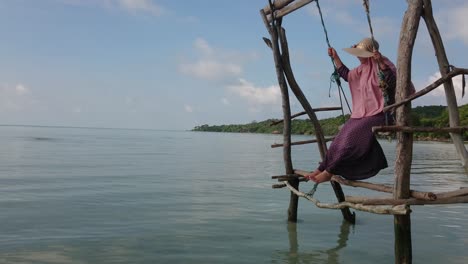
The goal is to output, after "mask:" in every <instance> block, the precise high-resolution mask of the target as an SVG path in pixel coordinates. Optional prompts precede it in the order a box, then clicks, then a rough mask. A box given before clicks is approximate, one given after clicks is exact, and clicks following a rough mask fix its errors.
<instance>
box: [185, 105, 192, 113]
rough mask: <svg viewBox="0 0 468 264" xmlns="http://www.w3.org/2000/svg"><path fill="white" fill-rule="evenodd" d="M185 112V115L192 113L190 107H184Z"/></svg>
mask: <svg viewBox="0 0 468 264" xmlns="http://www.w3.org/2000/svg"><path fill="white" fill-rule="evenodd" d="M184 109H185V112H187V113H192V112H193V108H192V107H191V106H190V105H184Z"/></svg>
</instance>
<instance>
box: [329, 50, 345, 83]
mask: <svg viewBox="0 0 468 264" xmlns="http://www.w3.org/2000/svg"><path fill="white" fill-rule="evenodd" d="M328 56H330V57H332V58H333V60H335V65H336V68H337V69H338V74H339V75H340V77H341V78H343V79H344V80H345V81H348V73H349V69H348V67H346V65H344V64H343V62H342V61H341V59H340V56H338V53H337V52H336V50H335V49H334V48H328Z"/></svg>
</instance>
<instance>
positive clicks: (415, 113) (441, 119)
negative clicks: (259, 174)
mask: <svg viewBox="0 0 468 264" xmlns="http://www.w3.org/2000/svg"><path fill="white" fill-rule="evenodd" d="M459 112H460V125H461V126H468V104H466V105H463V106H461V107H459ZM348 118H349V115H348V116H346V117H345V118H343V116H337V117H332V118H326V119H321V120H320V124H321V125H322V129H323V132H324V134H325V135H327V136H331V135H335V134H337V133H338V129H339V127H340V125H342V124H343V123H344V121H345V119H346V120H347V119H348ZM411 120H412V126H415V127H420V126H421V127H448V126H449V116H448V111H447V107H446V106H441V105H432V106H418V107H415V108H413V109H412V111H411ZM275 121H278V119H267V120H264V121H261V122H256V121H252V122H251V123H249V124H231V125H211V126H210V125H208V124H205V125H201V126H196V127H195V128H193V129H192V131H207V132H232V133H267V134H281V133H283V132H282V131H283V125H282V123H280V124H277V125H273V126H272V125H271V124H272V123H273V122H275ZM291 130H292V133H293V134H300V135H313V134H314V129H313V127H312V123H311V122H310V121H309V120H306V119H294V120H292V122H291ZM415 137H416V139H420V140H448V139H449V138H450V136H449V134H448V133H434V132H430V133H427V132H426V133H422V132H421V133H420V132H418V133H415ZM463 139H464V140H468V132H464V134H463Z"/></svg>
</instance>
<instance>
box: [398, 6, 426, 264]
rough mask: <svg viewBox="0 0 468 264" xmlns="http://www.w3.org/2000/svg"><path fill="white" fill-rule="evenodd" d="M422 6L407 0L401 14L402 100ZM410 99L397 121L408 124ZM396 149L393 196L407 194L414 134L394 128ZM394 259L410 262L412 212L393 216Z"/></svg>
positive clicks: (408, 89)
mask: <svg viewBox="0 0 468 264" xmlns="http://www.w3.org/2000/svg"><path fill="white" fill-rule="evenodd" d="M422 9H423V2H422V0H408V9H407V10H406V13H405V16H404V17H403V22H402V27H401V32H400V44H399V47H398V60H397V65H398V66H397V85H396V96H395V97H396V98H395V99H396V101H397V102H399V101H401V100H404V99H405V98H406V97H408V95H409V91H410V85H411V57H412V55H413V47H414V42H415V40H416V35H417V33H418V27H419V21H420V18H421V14H422ZM410 111H411V103H407V104H406V105H404V106H402V107H400V108H398V109H397V111H396V124H397V125H398V126H408V125H409V123H410ZM397 140H398V144H397V150H396V157H397V159H396V162H395V185H394V191H393V198H394V199H408V198H409V197H410V173H411V162H412V158H413V157H412V156H413V135H412V134H411V133H406V132H397ZM394 230H395V263H397V264H401V263H412V245H411V216H410V215H409V214H408V215H404V216H398V215H395V216H394Z"/></svg>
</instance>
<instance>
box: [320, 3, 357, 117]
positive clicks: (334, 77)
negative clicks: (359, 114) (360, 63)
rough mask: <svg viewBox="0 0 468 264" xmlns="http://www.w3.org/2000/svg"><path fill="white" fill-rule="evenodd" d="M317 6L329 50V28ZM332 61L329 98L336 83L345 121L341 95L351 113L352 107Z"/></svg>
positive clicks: (333, 60)
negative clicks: (332, 86)
mask: <svg viewBox="0 0 468 264" xmlns="http://www.w3.org/2000/svg"><path fill="white" fill-rule="evenodd" d="M315 4H316V5H317V9H318V11H319V14H320V22H322V28H323V33H325V41H326V42H327V45H328V48H331V45H330V40H329V39H328V31H327V28H326V27H325V22H324V21H323V15H322V9H321V8H320V4H319V1H318V0H316V1H315ZM330 59H331V62H332V64H333V69H334V71H333V73H332V75H331V76H330V88H329V90H328V96H329V97H330V92H331V83H332V82H334V83H336V85H337V86H338V94H339V97H340V104H341V114H342V116H343V120H344V118H345V117H344V116H345V115H344V109H343V101H342V99H341V93H343V97H344V99H345V101H346V105H347V106H348V109H349V112H350V113H351V107H350V106H349V103H348V99H347V98H346V95H345V93H344V91H343V87H342V86H341V80H340V75H339V74H338V69H337V68H336V63H335V59H333V57H331V56H330Z"/></svg>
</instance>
